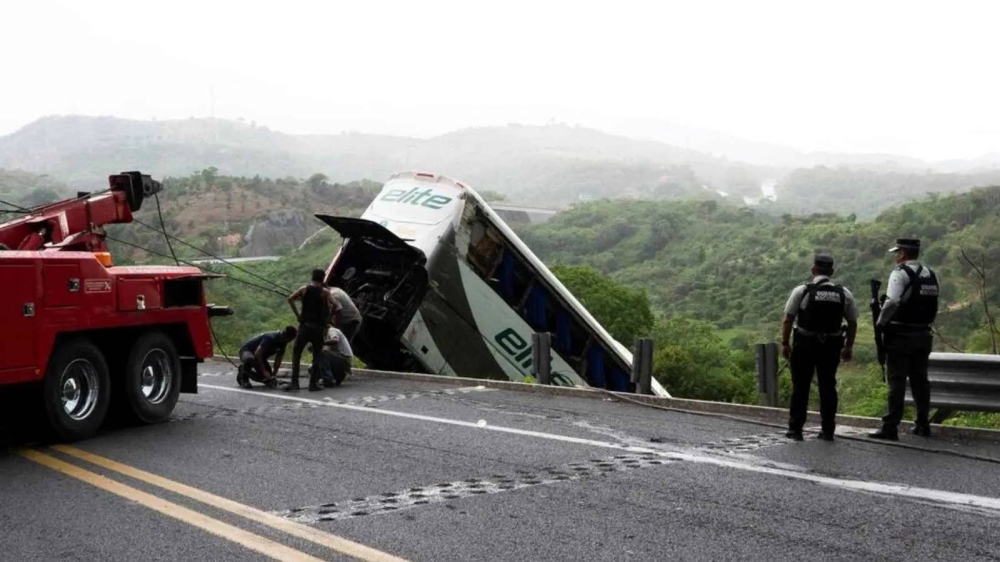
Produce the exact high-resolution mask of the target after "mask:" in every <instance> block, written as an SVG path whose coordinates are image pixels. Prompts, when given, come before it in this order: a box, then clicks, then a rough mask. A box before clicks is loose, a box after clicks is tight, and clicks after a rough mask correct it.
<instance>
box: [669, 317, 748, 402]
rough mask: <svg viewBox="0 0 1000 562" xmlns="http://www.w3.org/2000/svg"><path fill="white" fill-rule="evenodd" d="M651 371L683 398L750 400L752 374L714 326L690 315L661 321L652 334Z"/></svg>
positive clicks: (670, 390) (671, 390) (672, 392)
mask: <svg viewBox="0 0 1000 562" xmlns="http://www.w3.org/2000/svg"><path fill="white" fill-rule="evenodd" d="M654 341H655V343H654V348H653V349H654V355H653V365H654V369H655V372H654V375H655V376H656V380H658V381H660V383H661V384H663V386H664V387H665V388H666V389H667V390H668V391H669V392H670V393H671V394H674V395H676V396H681V397H684V398H693V399H698V400H717V401H723V402H744V403H750V402H753V399H754V392H755V391H756V386H755V382H754V378H753V375H752V374H751V373H750V372H749V371H748V370H747V369H745V368H743V367H741V365H740V362H739V357H738V356H737V354H736V353H734V352H733V351H732V350H731V349H730V348H729V347H728V346H727V345H726V344H725V342H723V341H722V339H721V338H720V337H719V335H718V332H717V331H716V329H715V326H713V325H712V324H710V323H708V322H704V321H701V320H694V319H691V318H684V317H680V318H674V319H671V320H667V321H664V322H661V323H660V324H659V325H658V326H657V328H656V332H655V336H654Z"/></svg>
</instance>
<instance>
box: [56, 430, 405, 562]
mask: <svg viewBox="0 0 1000 562" xmlns="http://www.w3.org/2000/svg"><path fill="white" fill-rule="evenodd" d="M52 448H53V449H55V450H56V451H59V452H60V453H63V454H65V455H69V456H71V457H74V458H77V459H80V460H83V461H86V462H89V463H91V464H94V465H97V466H100V467H102V468H106V469H108V470H113V471H115V472H118V473H120V474H124V475H125V476H129V477H131V478H135V479H136V480H140V481H142V482H145V483H147V484H152V485H153V486H157V487H159V488H163V489H164V490H169V491H171V492H173V493H175V494H180V495H182V496H185V497H188V498H191V499H193V500H196V501H199V502H202V503H204V504H207V505H210V506H212V507H214V508H217V509H221V510H222V511H227V512H229V513H232V514H234V515H239V516H240V517H245V518H247V519H250V520H251V521H255V522H257V523H260V524H262V525H267V526H268V527H272V528H274V529H277V530H279V531H282V532H284V533H287V534H289V535H292V536H294V537H298V538H300V539H304V540H307V541H309V542H312V543H315V544H318V545H322V546H325V547H327V548H329V549H331V550H334V551H337V552H340V553H342V554H346V555H348V556H352V557H354V558H358V559H360V560H365V561H367V562H406V560H405V559H403V558H399V557H397V556H393V555H392V554H388V553H386V552H382V551H380V550H376V549H374V548H371V547H368V546H365V545H363V544H359V543H356V542H353V541H350V540H348V539H345V538H343V537H339V536H337V535H334V534H331V533H326V532H323V531H320V530H319V529H316V528H313V527H310V526H308V525H303V524H302V523H297V522H295V521H290V520H288V519H285V518H283V517H278V516H277V515H273V514H271V513H267V512H266V511H261V510H259V509H257V508H254V507H250V506H248V505H244V504H241V503H239V502H235V501H233V500H230V499H226V498H224V497H221V496H217V495H215V494H212V493H210V492H206V491H204V490H199V489H198V488H192V487H191V486H188V485H186V484H181V483H180V482H175V481H173V480H170V479H167V478H164V477H162V476H157V475H156V474H152V473H150V472H146V471H144V470H140V469H138V468H134V467H131V466H128V465H125V464H122V463H119V462H116V461H113V460H111V459H108V458H104V457H102V456H99V455H95V454H93V453H89V452H87V451H84V450H82V449H78V448H76V447H73V446H70V445H54V446H53V447H52Z"/></svg>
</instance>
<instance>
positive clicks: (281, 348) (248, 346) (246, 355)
mask: <svg viewBox="0 0 1000 562" xmlns="http://www.w3.org/2000/svg"><path fill="white" fill-rule="evenodd" d="M297 333H298V330H296V329H295V326H286V327H285V330H284V331H283V332H279V331H274V332H264V333H263V334H257V335H256V336H254V337H252V338H250V339H249V340H247V342H246V343H244V344H243V346H242V347H240V368H239V371H238V372H237V374H236V382H237V383H238V384H239V385H240V386H242V387H243V388H253V385H252V384H250V380H251V379H252V380H255V381H257V382H262V383H264V385H265V386H268V387H271V388H274V387H275V386H277V380H278V379H277V378H275V374H277V372H278V369H280V368H281V359H282V357H283V356H284V355H285V346H286V345H287V344H288V342H290V341H292V340H294V339H295V336H296V334H297ZM271 357H274V369H272V368H271V366H270V365H269V364H268V363H267V362H268V360H269V359H270V358H271Z"/></svg>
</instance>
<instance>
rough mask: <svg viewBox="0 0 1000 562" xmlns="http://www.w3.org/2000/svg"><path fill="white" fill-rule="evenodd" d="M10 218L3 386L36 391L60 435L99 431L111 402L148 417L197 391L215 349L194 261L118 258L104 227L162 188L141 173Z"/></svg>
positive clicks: (214, 311) (0, 300)
mask: <svg viewBox="0 0 1000 562" xmlns="http://www.w3.org/2000/svg"><path fill="white" fill-rule="evenodd" d="M109 183H110V189H108V190H106V191H102V192H98V193H93V194H90V193H80V194H79V195H78V197H76V198H74V199H68V200H65V201H60V202H58V203H53V204H50V205H45V206H42V207H39V208H36V209H31V210H27V211H22V214H21V215H20V216H18V217H17V218H16V219H15V220H12V221H9V222H5V223H0V394H2V393H4V392H8V391H12V390H14V389H17V391H18V392H27V393H28V394H27V395H28V396H30V397H31V400H33V401H35V404H36V405H37V407H35V406H32V408H33V409H35V410H39V413H41V414H42V415H43V417H44V420H45V421H46V422H47V424H48V426H49V428H50V429H51V433H53V434H54V436H55V437H56V438H57V439H59V440H63V441H73V440H78V439H84V438H87V437H90V436H92V435H93V434H94V433H95V432H96V431H97V430H98V428H99V427H100V426H101V424H102V423H103V422H104V419H105V416H106V415H107V414H108V411H109V407H110V408H113V409H114V410H115V411H116V412H118V413H120V414H121V415H123V416H124V417H125V418H128V419H131V420H132V421H135V422H139V423H156V422H160V421H163V420H166V419H167V418H168V417H169V416H170V414H171V412H172V411H173V409H174V406H175V405H176V404H177V399H178V394H179V393H180V392H189V393H194V392H197V389H198V379H197V376H198V373H197V364H198V363H200V362H202V361H203V360H204V359H205V358H207V357H210V356H211V355H212V336H211V332H210V326H209V317H210V316H218V315H227V314H230V311H229V310H228V309H227V308H225V307H215V306H211V305H207V304H206V303H205V292H204V288H203V286H202V284H203V282H204V281H205V280H206V279H208V278H211V277H219V276H218V275H214V274H206V273H205V272H203V271H202V270H200V269H198V268H196V267H180V266H178V267H160V266H152V267H150V266H146V267H128V266H123V267H116V266H114V265H113V263H112V258H111V254H110V253H109V252H108V248H107V243H106V241H105V232H104V227H105V226H106V225H109V224H120V223H129V222H132V213H134V212H136V211H138V210H139V209H140V207H141V206H142V202H143V199H144V198H147V197H151V196H153V195H154V194H156V193H157V192H159V191H160V189H161V188H162V186H161V184H160V182H157V181H155V180H153V179H152V178H151V177H150V176H148V175H144V174H141V173H140V172H123V173H121V174H117V175H112V176H110V177H109Z"/></svg>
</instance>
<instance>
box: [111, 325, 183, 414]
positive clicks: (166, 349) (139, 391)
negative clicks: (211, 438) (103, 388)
mask: <svg viewBox="0 0 1000 562" xmlns="http://www.w3.org/2000/svg"><path fill="white" fill-rule="evenodd" d="M122 382H123V384H124V388H123V389H122V390H123V391H124V392H123V395H124V398H125V401H126V403H127V410H128V413H129V414H131V416H132V417H133V418H135V419H136V420H138V421H139V422H142V423H158V422H162V421H164V420H166V419H167V418H169V417H170V413H171V412H173V411H174V406H176V405H177V398H178V396H180V392H181V361H180V358H179V357H178V356H177V348H176V346H174V342H173V341H172V340H171V339H170V338H169V337H167V336H166V334H164V333H162V332H150V333H148V334H145V335H143V336H142V337H140V338H139V339H138V340H136V342H135V345H133V346H132V351H131V352H130V353H129V357H128V362H127V363H126V364H125V378H124V380H123V381H122Z"/></svg>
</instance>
